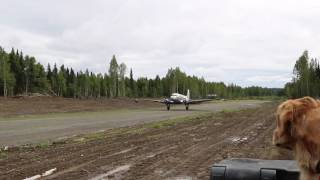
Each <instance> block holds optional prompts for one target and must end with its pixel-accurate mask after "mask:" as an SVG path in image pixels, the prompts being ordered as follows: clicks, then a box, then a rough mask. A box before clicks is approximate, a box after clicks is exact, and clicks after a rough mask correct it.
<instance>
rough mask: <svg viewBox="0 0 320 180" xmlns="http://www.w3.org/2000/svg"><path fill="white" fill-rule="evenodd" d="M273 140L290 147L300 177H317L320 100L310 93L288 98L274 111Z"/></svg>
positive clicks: (311, 179)
mask: <svg viewBox="0 0 320 180" xmlns="http://www.w3.org/2000/svg"><path fill="white" fill-rule="evenodd" d="M276 119H277V127H276V129H275V131H274V133H273V144H274V145H276V146H278V147H281V148H286V149H290V150H293V152H294V154H295V158H296V160H297V162H298V165H299V167H300V170H301V176H300V179H301V180H316V179H318V178H319V175H320V174H319V173H320V164H319V160H320V101H317V100H315V99H313V98H311V97H304V98H300V99H295V100H287V101H285V102H283V103H282V104H280V105H279V106H278V108H277V112H276Z"/></svg>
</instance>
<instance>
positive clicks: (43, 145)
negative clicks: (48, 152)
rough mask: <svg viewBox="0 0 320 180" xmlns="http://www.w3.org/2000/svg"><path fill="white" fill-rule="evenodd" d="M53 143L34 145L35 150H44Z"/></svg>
mask: <svg viewBox="0 0 320 180" xmlns="http://www.w3.org/2000/svg"><path fill="white" fill-rule="evenodd" d="M52 144H53V143H51V142H42V143H39V144H37V145H36V147H37V148H40V149H46V148H49V147H50V146H51V145H52Z"/></svg>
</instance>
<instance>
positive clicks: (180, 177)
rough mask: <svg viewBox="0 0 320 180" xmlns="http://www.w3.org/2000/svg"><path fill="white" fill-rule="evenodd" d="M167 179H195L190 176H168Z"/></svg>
mask: <svg viewBox="0 0 320 180" xmlns="http://www.w3.org/2000/svg"><path fill="white" fill-rule="evenodd" d="M166 180H194V179H193V178H192V177H190V176H177V177H172V178H167V179H166Z"/></svg>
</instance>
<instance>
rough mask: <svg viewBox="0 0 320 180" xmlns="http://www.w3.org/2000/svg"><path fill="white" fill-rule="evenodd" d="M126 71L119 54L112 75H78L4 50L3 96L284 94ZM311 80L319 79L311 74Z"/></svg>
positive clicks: (173, 73) (0, 60)
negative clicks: (127, 74)
mask: <svg viewBox="0 0 320 180" xmlns="http://www.w3.org/2000/svg"><path fill="white" fill-rule="evenodd" d="M301 61H302V60H301ZM300 64H302V65H300ZM300 64H298V65H297V74H299V77H304V76H305V75H304V74H303V73H302V75H301V73H300V71H299V70H300V69H301V68H300V66H303V67H304V65H305V63H304V64H303V62H301V63H300ZM316 64H317V63H316ZM314 66H316V65H314ZM126 72H127V66H126V65H125V64H124V63H120V64H118V62H117V59H116V56H115V55H113V57H112V59H111V61H110V64H109V69H108V73H105V74H101V73H99V74H95V73H92V72H89V70H88V69H86V71H85V72H83V71H79V72H75V71H74V70H73V69H72V68H70V69H69V68H66V67H65V66H64V65H61V66H60V67H59V68H58V67H57V65H56V64H54V65H53V67H52V66H51V65H50V64H48V65H47V68H46V70H45V68H44V67H43V65H41V64H40V63H38V62H37V61H36V59H35V58H34V57H30V56H24V55H23V53H22V52H19V51H15V50H14V49H12V50H11V52H10V53H7V52H5V51H4V50H3V49H2V48H0V88H1V89H0V95H2V96H3V95H5V96H7V95H10V96H13V95H17V94H28V93H38V92H40V93H48V94H51V95H56V96H62V97H70V98H100V97H111V98H113V97H158V98H159V97H165V96H170V95H171V93H173V92H178V93H181V94H186V93H187V90H188V89H190V91H191V96H192V98H200V97H206V96H207V95H208V94H211V95H217V96H218V97H220V98H240V97H258V96H259V97H261V96H275V95H278V93H279V91H280V90H278V89H268V88H261V87H246V88H242V87H240V86H237V85H235V84H230V85H226V84H224V83H223V82H207V81H205V80H204V78H199V77H196V76H189V75H187V74H186V73H185V72H183V71H181V70H180V68H179V67H176V68H170V69H169V70H168V72H167V74H166V76H165V77H163V78H160V77H159V76H158V75H157V76H156V77H155V78H154V79H148V78H146V77H140V78H137V80H135V79H134V78H133V71H132V69H130V74H129V77H126ZM319 74H320V73H319ZM308 77H309V78H315V77H313V76H311V75H310V76H308ZM286 90H287V91H289V90H288V89H286ZM303 92H304V91H303ZM310 92H313V91H311V90H310Z"/></svg>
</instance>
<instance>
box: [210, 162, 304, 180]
mask: <svg viewBox="0 0 320 180" xmlns="http://www.w3.org/2000/svg"><path fill="white" fill-rule="evenodd" d="M210 173H211V174H210V180H298V179H299V169H298V166H297V164H296V162H295V161H292V160H260V159H227V160H223V161H221V162H220V163H218V164H214V165H213V166H212V168H211V172H210Z"/></svg>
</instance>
